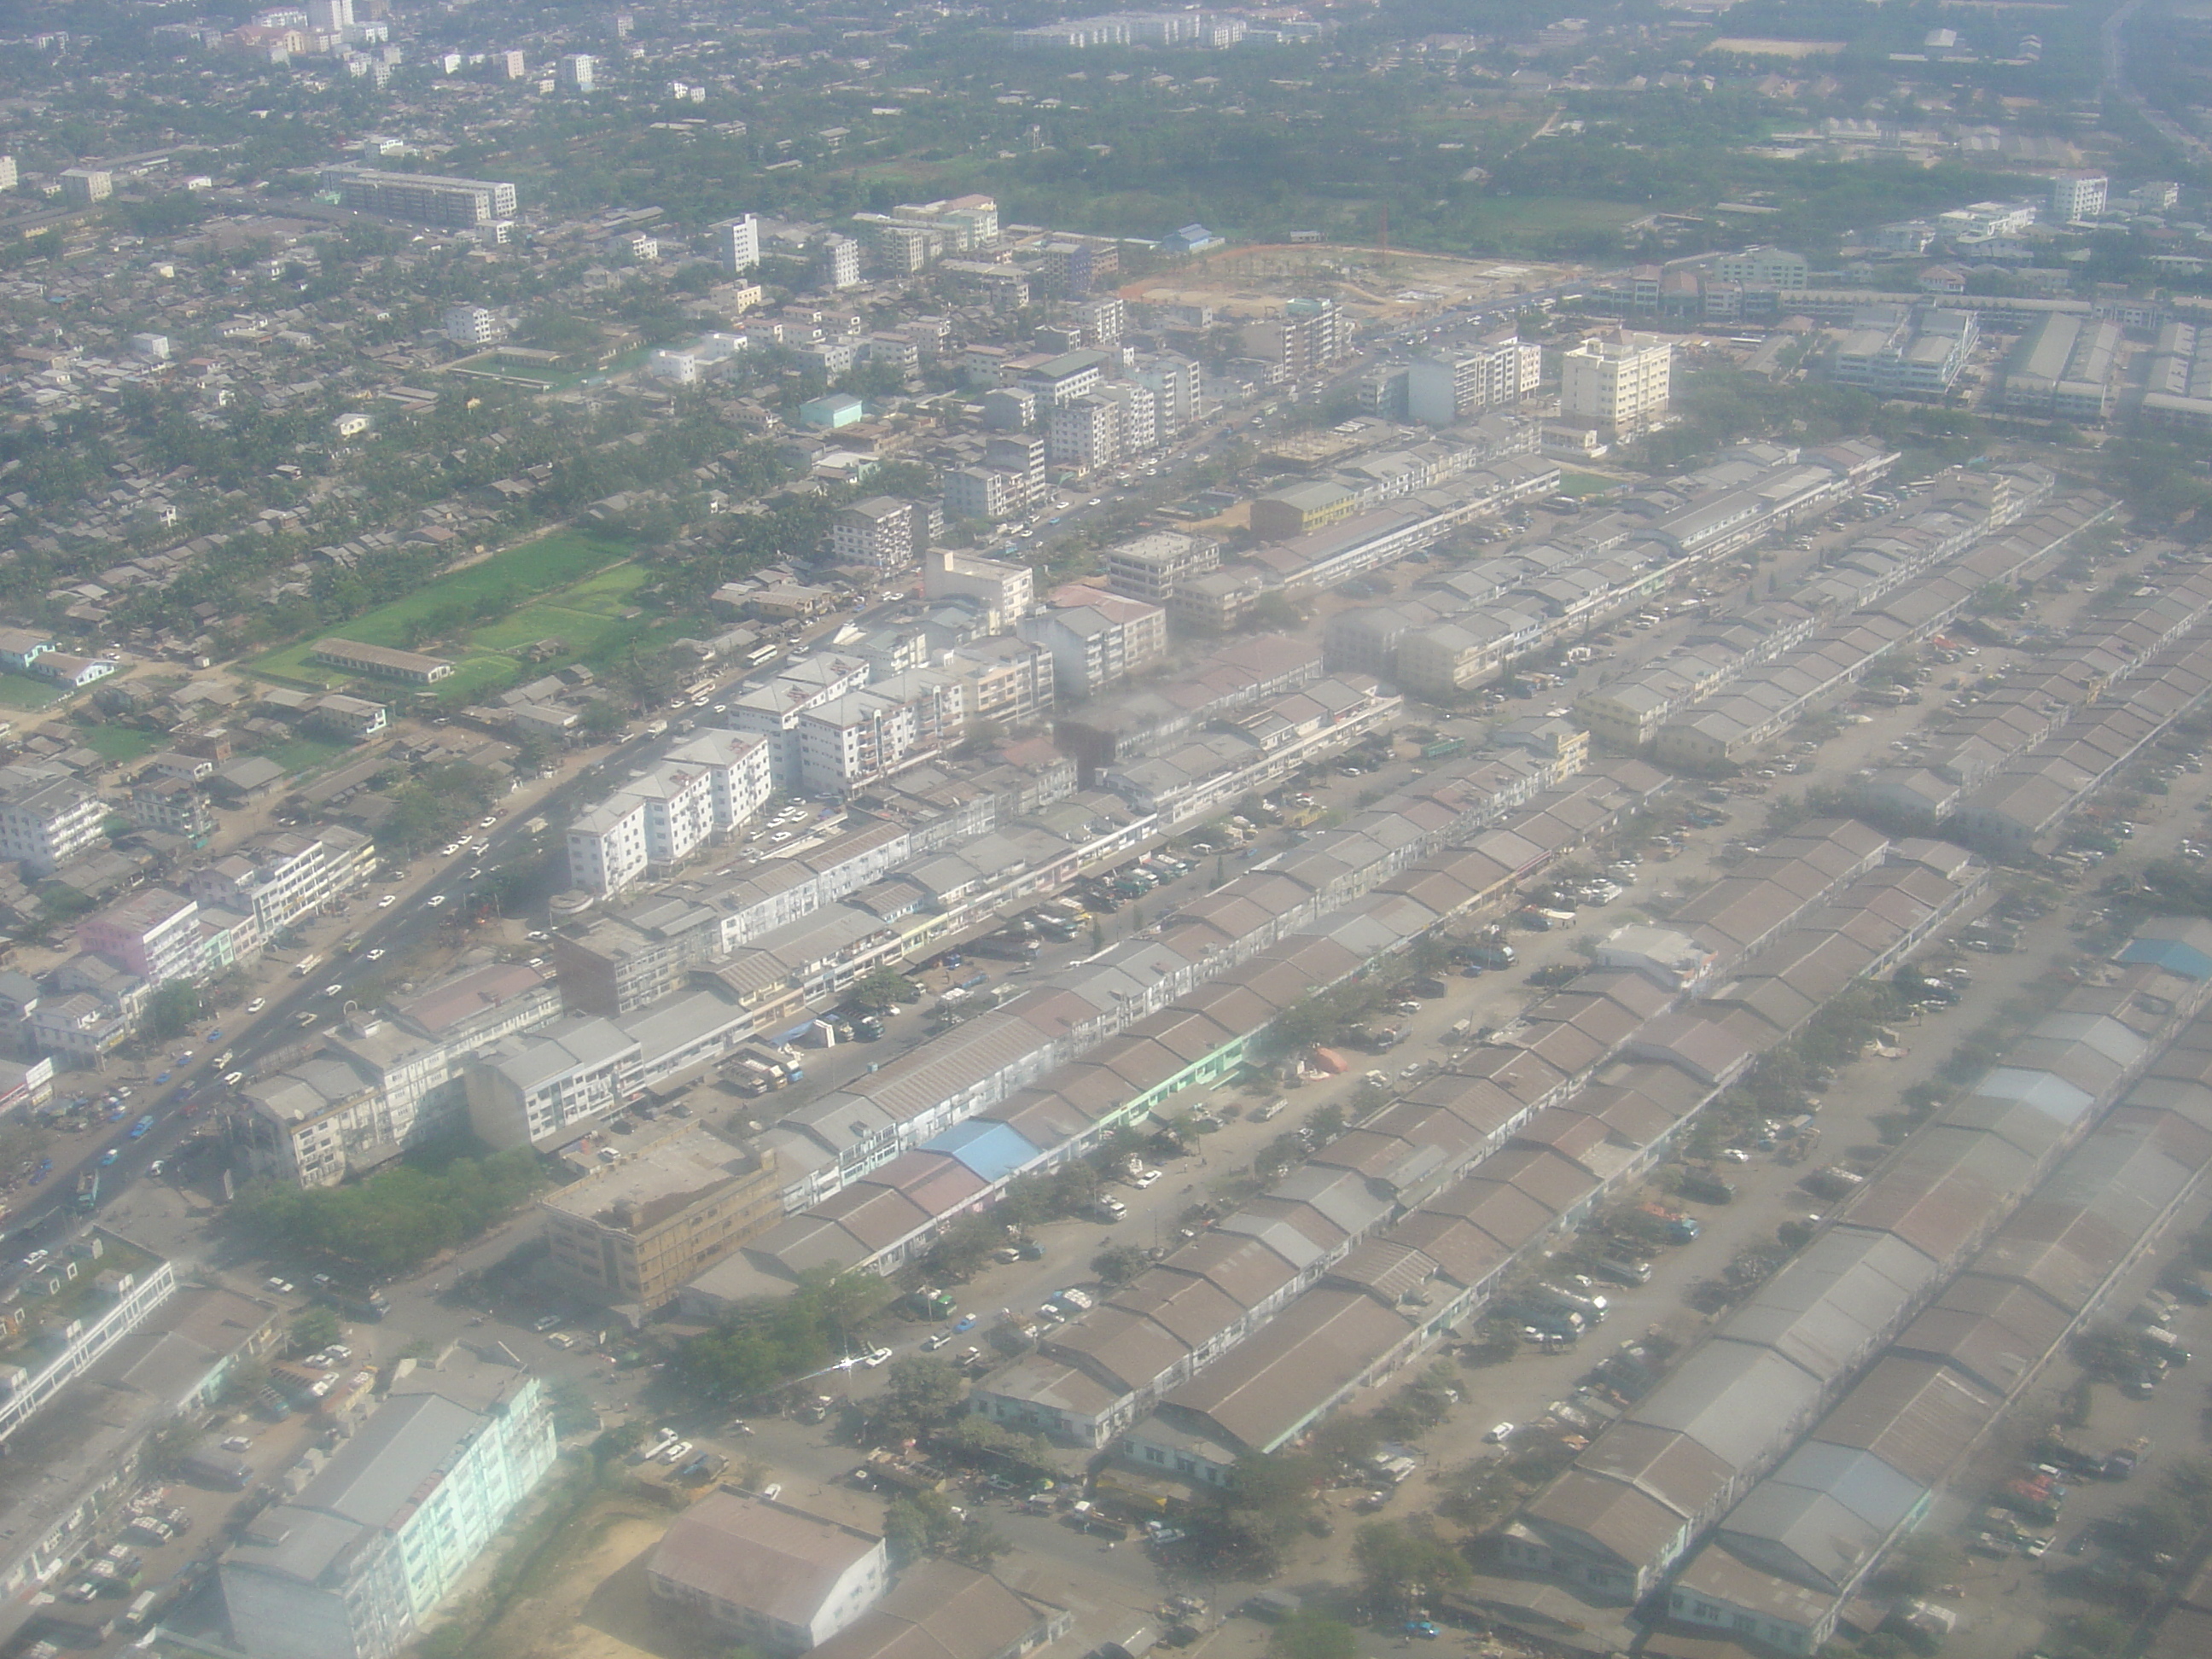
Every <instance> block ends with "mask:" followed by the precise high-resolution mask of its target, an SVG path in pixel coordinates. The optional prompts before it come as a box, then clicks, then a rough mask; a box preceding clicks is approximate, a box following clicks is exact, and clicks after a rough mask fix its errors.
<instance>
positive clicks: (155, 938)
mask: <svg viewBox="0 0 2212 1659" xmlns="http://www.w3.org/2000/svg"><path fill="white" fill-rule="evenodd" d="M199 909H200V907H199V906H198V905H197V903H195V902H193V901H192V900H191V899H188V898H186V897H185V896H183V895H182V894H181V893H173V892H171V891H169V890H167V888H164V887H146V888H141V889H140V890H138V891H137V892H136V893H133V894H131V896H129V897H128V898H124V899H118V900H117V901H116V902H114V903H113V904H111V905H109V906H107V907H106V908H105V909H101V910H97V911H94V913H93V914H92V915H88V916H87V917H85V918H84V919H83V920H82V921H80V922H78V923H77V925H76V942H77V948H78V949H79V950H82V951H91V952H92V953H93V954H94V956H101V957H106V958H107V959H108V960H109V961H110V962H112V963H115V964H116V966H118V968H123V969H128V970H129V971H130V972H131V973H134V974H136V975H138V977H139V978H141V979H143V980H144V981H146V983H147V984H149V985H156V986H158V985H163V984H167V982H168V981H172V980H184V981H187V982H191V981H197V980H198V979H199V978H201V977H202V975H203V971H204V963H203V960H202V957H201V954H200V927H199Z"/></svg>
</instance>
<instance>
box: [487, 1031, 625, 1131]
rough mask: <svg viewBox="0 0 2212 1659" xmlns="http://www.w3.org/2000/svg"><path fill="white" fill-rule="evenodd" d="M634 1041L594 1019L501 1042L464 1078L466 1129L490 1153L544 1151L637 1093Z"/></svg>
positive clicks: (615, 1109)
mask: <svg viewBox="0 0 2212 1659" xmlns="http://www.w3.org/2000/svg"><path fill="white" fill-rule="evenodd" d="M643 1063H644V1052H643V1049H642V1048H641V1045H640V1044H639V1042H638V1041H637V1039H636V1038H635V1037H634V1036H630V1035H629V1033H628V1032H626V1031H624V1030H621V1029H620V1028H619V1027H617V1026H616V1025H614V1024H611V1023H610V1022H608V1021H606V1020H605V1019H600V1018H595V1017H592V1016H586V1017H584V1018H569V1019H564V1020H561V1021H559V1022H557V1023H556V1024H553V1025H551V1026H549V1027H548V1028H547V1029H546V1030H544V1031H542V1032H539V1033H538V1034H537V1035H535V1036H528V1037H523V1036H510V1037H503V1038H501V1040H500V1041H499V1042H495V1043H493V1044H492V1045H491V1046H490V1047H489V1048H486V1049H484V1050H483V1052H481V1053H479V1054H477V1055H476V1056H475V1058H473V1059H472V1060H471V1061H470V1062H469V1065H468V1067H467V1069H466V1071H465V1073H463V1086H464V1087H465V1089H466V1091H467V1093H468V1110H469V1124H470V1127H471V1129H473V1130H474V1131H475V1133H476V1135H477V1139H480V1140H482V1141H483V1143H484V1144H485V1145H486V1146H495V1147H507V1146H556V1145H558V1144H559V1143H560V1142H561V1141H562V1140H564V1139H570V1138H572V1137H573V1136H574V1134H575V1133H577V1132H578V1131H579V1130H580V1129H581V1128H583V1127H586V1126H587V1125H589V1124H591V1123H592V1122H595V1121H598V1120H599V1119H600V1118H603V1117H605V1116H606V1115H608V1114H609V1113H611V1112H614V1111H618V1110H620V1109H622V1108H623V1107H624V1106H626V1105H628V1104H629V1102H630V1101H631V1100H633V1099H635V1097H636V1096H637V1094H638V1092H639V1091H640V1090H641V1088H642V1087H643V1085H642V1084H641V1082H640V1080H639V1079H640V1075H641V1071H642V1069H643Z"/></svg>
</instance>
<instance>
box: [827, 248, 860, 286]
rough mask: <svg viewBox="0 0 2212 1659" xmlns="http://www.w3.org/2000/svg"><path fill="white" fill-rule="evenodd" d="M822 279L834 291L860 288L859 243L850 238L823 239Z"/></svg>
mask: <svg viewBox="0 0 2212 1659" xmlns="http://www.w3.org/2000/svg"><path fill="white" fill-rule="evenodd" d="M822 279H823V282H825V283H828V284H829V286H830V287H831V288H834V289H848V288H858V287H860V243H858V242H856V241H854V240H853V239H852V238H851V237H850V236H825V237H824V238H823V240H822Z"/></svg>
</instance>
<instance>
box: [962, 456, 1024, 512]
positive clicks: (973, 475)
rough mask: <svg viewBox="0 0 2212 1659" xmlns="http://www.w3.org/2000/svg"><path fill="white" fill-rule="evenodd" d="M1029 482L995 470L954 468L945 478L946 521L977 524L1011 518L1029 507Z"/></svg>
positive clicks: (990, 468) (983, 467) (969, 467)
mask: <svg viewBox="0 0 2212 1659" xmlns="http://www.w3.org/2000/svg"><path fill="white" fill-rule="evenodd" d="M1029 496H1030V492H1029V481H1028V480H1027V479H1026V478H1025V477H1022V476H1020V475H1018V474H1016V473H1012V472H1004V471H1000V470H999V469H998V468H996V467H989V466H962V467H955V468H953V469H952V470H951V471H948V472H947V473H945V516H946V517H947V518H951V519H964V520H970V521H972V522H974V523H976V524H996V523H997V522H998V521H999V520H1001V519H1011V518H1012V517H1014V516H1015V515H1016V514H1017V513H1019V512H1020V511H1021V510H1022V509H1023V508H1024V507H1026V506H1028V505H1029Z"/></svg>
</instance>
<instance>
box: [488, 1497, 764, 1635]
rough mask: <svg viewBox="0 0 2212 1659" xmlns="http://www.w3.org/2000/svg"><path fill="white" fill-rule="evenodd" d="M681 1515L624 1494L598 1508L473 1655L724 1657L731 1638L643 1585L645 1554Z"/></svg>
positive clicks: (540, 1568) (581, 1520)
mask: <svg viewBox="0 0 2212 1659" xmlns="http://www.w3.org/2000/svg"><path fill="white" fill-rule="evenodd" d="M674 1518H675V1517H674V1516H673V1515H672V1514H671V1513H668V1512H666V1511H662V1510H656V1509H655V1508H654V1507H653V1505H651V1504H645V1503H641V1502H639V1501H637V1500H636V1499H635V1498H630V1497H629V1496H627V1495H625V1494H622V1493H617V1492H610V1493H608V1494H607V1495H606V1496H605V1497H604V1498H600V1499H599V1501H597V1502H596V1503H594V1504H591V1505H590V1506H589V1507H588V1508H586V1510H584V1511H583V1513H581V1514H580V1515H579V1516H577V1517H576V1518H575V1519H574V1521H572V1522H569V1523H568V1526H567V1527H565V1528H562V1534H561V1536H560V1537H559V1538H558V1539H557V1540H556V1541H555V1543H554V1544H553V1546H552V1547H551V1548H550V1550H549V1551H548V1552H547V1553H546V1555H545V1556H544V1559H543V1560H542V1561H541V1562H540V1563H538V1564H535V1565H533V1569H532V1572H531V1573H530V1574H529V1576H528V1580H527V1582H526V1583H525V1585H524V1586H523V1588H524V1589H525V1591H526V1594H525V1595H523V1596H522V1597H520V1599H518V1600H517V1601H515V1602H513V1604H512V1605H511V1606H510V1607H508V1608H507V1612H506V1613H505V1614H504V1615H503V1616H502V1617H501V1619H499V1620H497V1621H496V1623H495V1624H494V1626H492V1627H491V1628H490V1629H489V1630H487V1631H486V1632H483V1635H482V1636H481V1637H480V1638H478V1640H477V1644H476V1646H475V1647H474V1649H473V1650H472V1651H474V1652H475V1653H477V1654H479V1655H482V1656H483V1659H720V1656H723V1655H726V1654H727V1653H728V1652H729V1651H730V1645H729V1644H728V1642H727V1641H726V1640H721V1641H717V1640H716V1639H715V1638H714V1637H713V1636H711V1635H710V1634H709V1633H708V1632H706V1631H705V1630H703V1629H700V1628H697V1627H695V1626H692V1625H691V1624H690V1621H688V1620H685V1619H684V1617H683V1616H682V1615H681V1614H679V1613H674V1612H672V1611H671V1609H669V1608H668V1607H665V1606H664V1605H663V1604H661V1603H660V1602H659V1601H655V1600H654V1599H653V1594H652V1592H651V1590H650V1589H647V1585H646V1582H645V1558H646V1557H647V1555H649V1554H650V1553H652V1551H653V1546H654V1545H655V1544H657V1543H659V1541H660V1535H661V1534H662V1533H664V1532H665V1531H666V1530H667V1529H668V1523H669V1522H670V1521H671V1520H673V1519H674Z"/></svg>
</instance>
